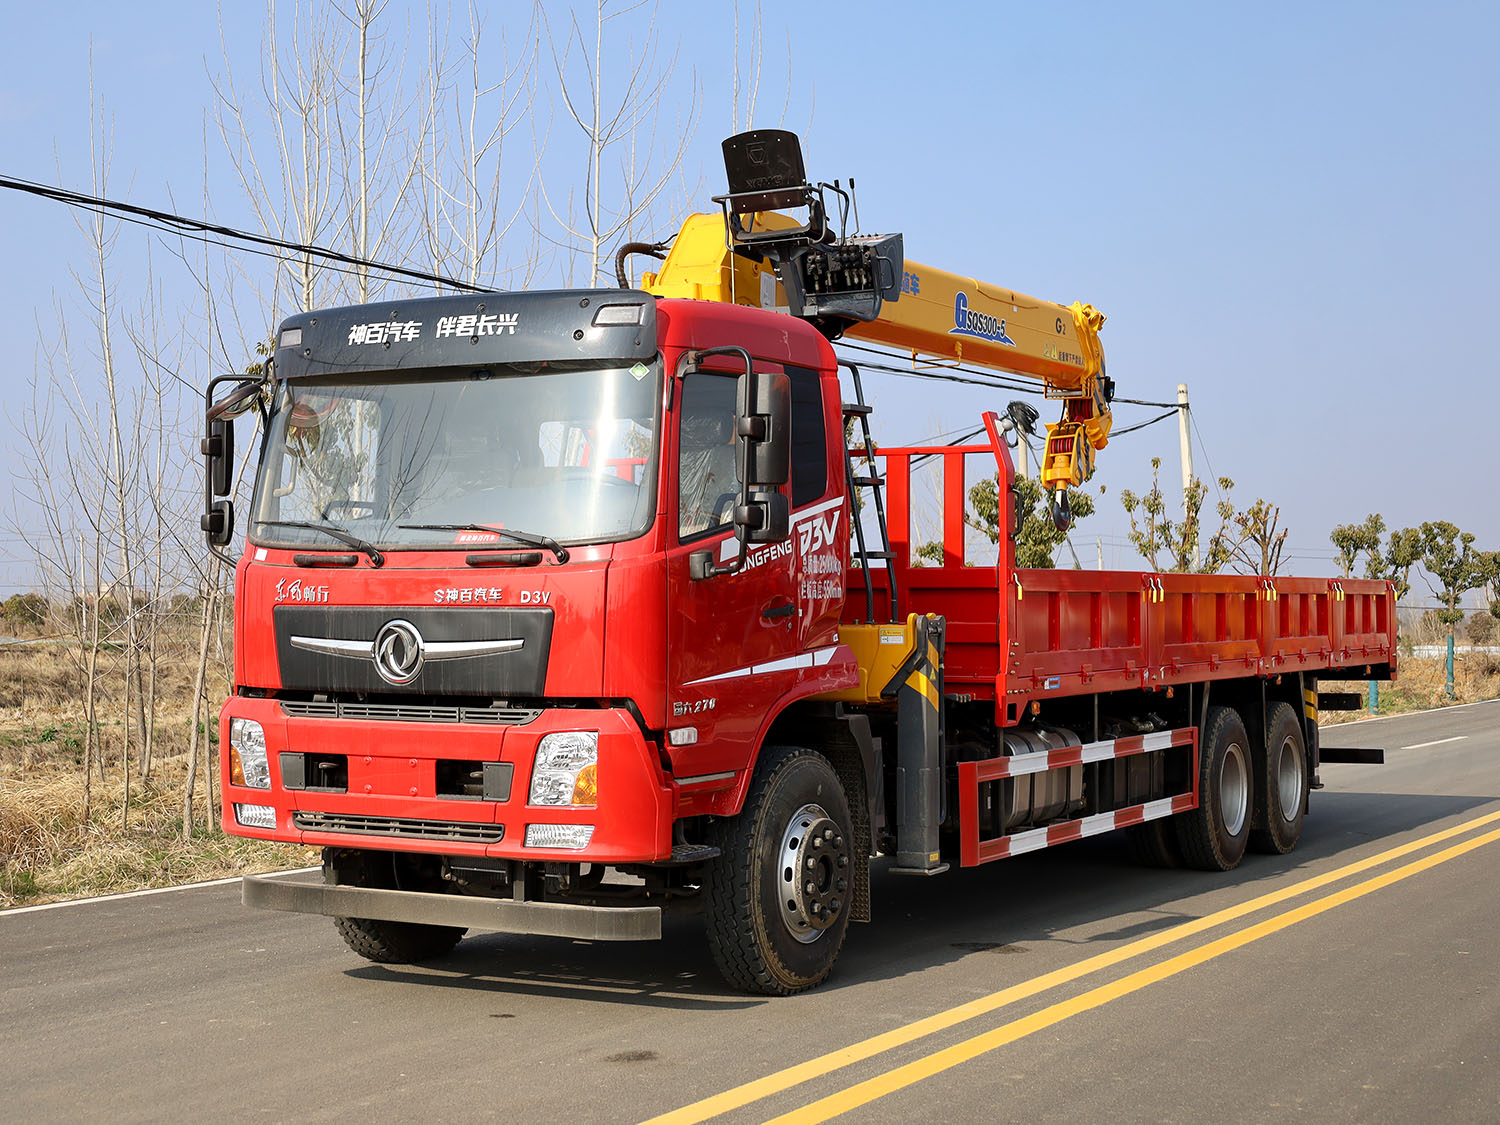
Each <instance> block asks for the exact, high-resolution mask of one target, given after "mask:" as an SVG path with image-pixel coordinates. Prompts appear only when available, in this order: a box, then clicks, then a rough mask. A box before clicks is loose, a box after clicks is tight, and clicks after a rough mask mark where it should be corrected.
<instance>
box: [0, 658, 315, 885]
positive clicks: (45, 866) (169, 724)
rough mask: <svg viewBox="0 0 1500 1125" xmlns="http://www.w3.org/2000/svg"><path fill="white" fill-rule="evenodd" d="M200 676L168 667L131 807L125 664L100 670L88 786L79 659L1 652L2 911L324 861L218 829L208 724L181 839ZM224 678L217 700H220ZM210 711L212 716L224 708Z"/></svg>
mask: <svg viewBox="0 0 1500 1125" xmlns="http://www.w3.org/2000/svg"><path fill="white" fill-rule="evenodd" d="M113 659H114V658H111V660H113ZM193 672H194V667H193V664H192V663H191V662H190V661H188V660H186V659H183V660H179V661H175V662H174V661H171V660H168V661H166V662H164V664H163V667H162V670H161V673H160V675H159V678H158V685H157V698H158V707H157V714H156V720H155V723H154V724H153V726H154V728H155V736H154V740H153V758H154V760H153V762H152V764H151V769H150V772H149V775H148V777H147V778H146V780H145V781H144V782H143V781H142V780H141V770H140V765H139V762H138V761H134V760H133V761H132V762H131V765H130V772H131V777H130V801H129V805H128V808H127V805H126V802H125V783H126V769H125V758H124V741H125V740H124V730H125V717H124V714H123V703H122V692H121V690H120V689H121V688H122V687H123V677H122V675H121V673H120V671H119V669H118V667H115V666H113V665H112V664H109V663H106V665H105V667H104V673H105V674H104V677H103V686H104V691H103V692H102V694H101V698H100V700H99V733H100V740H101V747H102V750H103V753H102V762H101V761H96V763H95V764H94V766H93V768H92V769H91V770H90V775H89V778H88V781H87V784H86V783H85V778H84V770H83V759H84V742H85V735H86V729H87V728H86V719H85V714H84V707H83V699H84V695H85V691H84V682H85V681H84V676H83V671H82V668H81V664H80V662H79V660H78V658H77V654H76V652H70V651H69V649H68V648H67V647H66V646H64V645H61V644H34V645H24V646H7V647H4V648H0V909H3V908H5V907H8V906H20V905H29V904H33V903H41V902H50V901H53V900H55V899H62V898H76V897H81V896H87V895H97V894H109V893H112V892H115V891H128V890H138V889H140V888H143V887H155V886H167V885H170V884H174V883H184V882H193V881H196V880H200V879H214V878H219V877H223V876H227V875H237V874H245V873H249V872H254V871H269V870H276V869H278V868H286V867H298V866H304V865H306V864H309V863H316V862H317V858H316V852H315V851H314V850H313V849H308V848H299V847H293V846H290V845H283V844H267V843H263V842H260V841H252V840H244V839H240V838H239V837H237V836H227V835H225V834H224V833H223V832H222V831H221V830H220V829H219V827H218V823H217V816H218V810H217V807H215V808H214V810H213V812H212V813H210V810H209V806H208V799H207V785H208V779H209V773H208V772H207V771H208V769H209V768H211V769H212V771H213V782H214V787H215V792H216V793H217V786H218V779H217V768H218V767H217V760H218V759H217V755H218V735H217V732H216V730H214V729H213V727H214V723H212V722H210V724H209V727H210V729H209V730H208V731H206V732H204V734H205V735H206V738H205V739H204V740H203V741H202V742H200V747H199V763H198V768H197V770H196V771H195V772H196V779H195V780H196V793H195V799H194V808H193V813H194V815H193V831H192V836H191V837H190V838H189V837H187V836H186V834H185V833H184V831H183V825H184V804H185V796H186V791H187V774H188V762H189V757H188V736H189V734H190V731H191V726H190V723H191V719H190V715H189V712H190V709H191V707H190V699H191V695H192V680H193ZM218 679H219V682H218V683H217V684H215V685H213V688H212V692H211V695H210V698H222V692H223V678H222V676H220V677H218ZM212 711H213V714H214V716H215V718H216V717H217V712H218V707H217V705H215V706H214V707H213V708H212ZM136 755H137V751H136V749H135V748H132V755H131V756H132V759H134V758H136Z"/></svg>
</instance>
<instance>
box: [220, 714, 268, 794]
mask: <svg viewBox="0 0 1500 1125" xmlns="http://www.w3.org/2000/svg"><path fill="white" fill-rule="evenodd" d="M229 780H230V781H232V782H233V783H234V784H235V785H245V786H248V787H249V788H251V789H269V788H271V766H270V763H268V762H267V761H266V732H265V729H264V728H263V727H262V726H261V725H260V724H259V723H257V722H255V721H254V720H252V719H230V720H229Z"/></svg>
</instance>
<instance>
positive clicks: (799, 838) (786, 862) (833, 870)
mask: <svg viewBox="0 0 1500 1125" xmlns="http://www.w3.org/2000/svg"><path fill="white" fill-rule="evenodd" d="M776 889H777V892H778V896H777V897H778V901H779V902H780V913H781V921H782V923H783V924H784V925H785V926H786V929H787V932H788V933H789V934H791V935H792V937H793V938H795V939H796V940H797V941H799V942H801V943H802V944H804V945H807V944H810V943H812V942H815V941H817V940H818V939H819V938H820V937H822V936H823V933H824V931H825V930H827V929H828V927H829V926H831V925H833V923H834V922H836V921H837V920H838V918H839V915H841V914H842V913H843V911H844V905H845V903H846V902H847V900H848V889H849V842H848V840H847V839H846V838H845V836H844V833H843V831H842V830H841V829H840V828H839V826H838V825H837V824H835V823H834V822H833V821H832V819H830V818H829V816H828V813H827V811H826V810H825V809H824V808H823V806H822V805H813V804H808V805H803V806H802V807H801V808H800V809H798V810H797V811H796V812H795V813H793V814H792V817H791V819H790V820H788V821H787V825H786V828H785V830H784V831H783V832H782V834H781V849H780V851H779V852H778V853H777V871H776Z"/></svg>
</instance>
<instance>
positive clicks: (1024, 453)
mask: <svg viewBox="0 0 1500 1125" xmlns="http://www.w3.org/2000/svg"><path fill="white" fill-rule="evenodd" d="M1016 452H1017V453H1018V454H1019V455H1020V458H1021V463H1020V465H1018V466H1017V468H1016V471H1017V472H1018V473H1020V474H1021V476H1023V477H1030V476H1031V443H1030V442H1028V441H1027V440H1026V433H1025V431H1023V430H1017V431H1016Z"/></svg>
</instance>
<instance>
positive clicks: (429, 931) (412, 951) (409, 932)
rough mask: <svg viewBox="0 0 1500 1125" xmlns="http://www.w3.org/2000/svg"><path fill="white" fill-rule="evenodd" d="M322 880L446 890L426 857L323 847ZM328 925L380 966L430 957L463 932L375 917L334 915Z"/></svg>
mask: <svg viewBox="0 0 1500 1125" xmlns="http://www.w3.org/2000/svg"><path fill="white" fill-rule="evenodd" d="M323 880H324V882H327V883H334V884H338V885H342V886H353V887H376V888H380V889H384V890H407V891H414V890H419V891H439V890H444V889H446V888H444V886H443V884H442V881H441V879H439V878H438V877H437V873H436V871H435V870H434V867H433V861H432V860H431V858H430V857H428V856H417V855H405V854H401V853H397V852H367V851H360V850H356V849H353V848H324V849H323ZM333 924H334V927H335V928H336V929H337V930H338V932H339V936H340V937H341V938H343V939H344V944H345V945H347V946H348V947H349V948H350V949H352V950H353V951H354V952H355V953H358V954H359V955H360V956H361V957H363V958H365V959H366V960H367V961H376V962H379V963H380V964H383V965H405V964H410V963H412V962H415V961H432V960H435V959H436V958H438V957H442V956H445V955H446V954H448V953H449V952H451V951H452V949H453V947H454V946H455V945H457V944H458V943H459V940H460V939H461V938H462V937H463V936H464V933H465V932H466V931H464V930H463V929H461V928H459V927H457V926H427V925H422V924H421V923H417V922H388V921H386V920H384V919H380V918H335V919H334V920H333Z"/></svg>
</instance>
